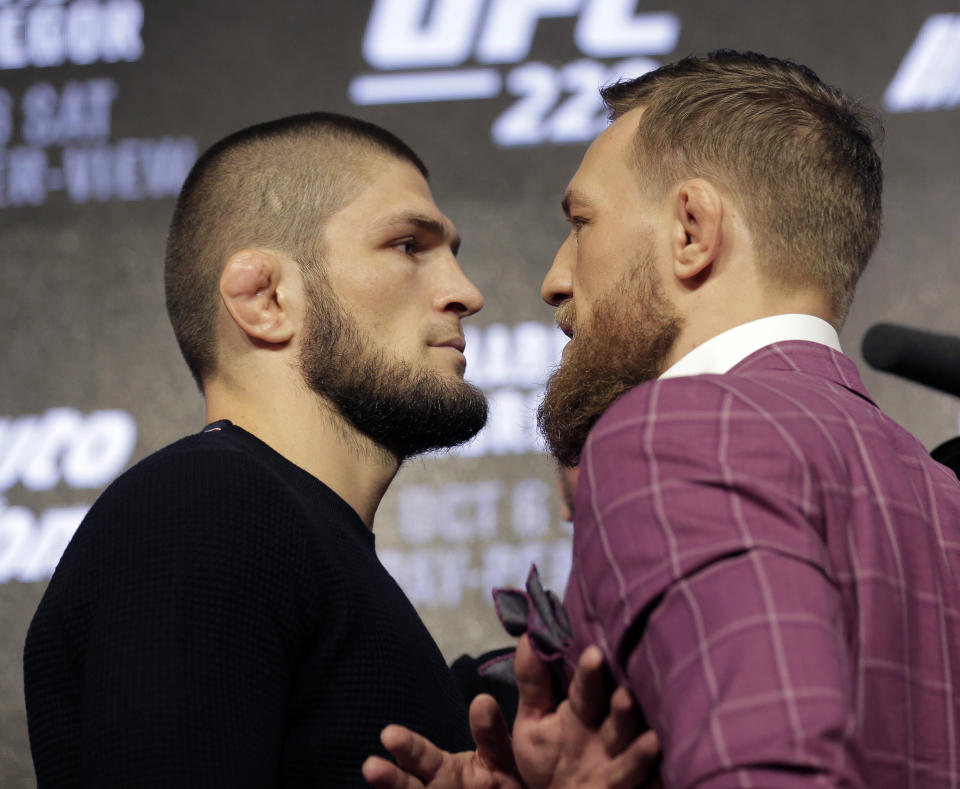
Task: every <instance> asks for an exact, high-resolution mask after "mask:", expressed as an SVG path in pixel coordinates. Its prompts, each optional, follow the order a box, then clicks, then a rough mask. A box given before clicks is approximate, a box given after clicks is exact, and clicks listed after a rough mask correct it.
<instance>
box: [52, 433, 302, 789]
mask: <svg viewBox="0 0 960 789" xmlns="http://www.w3.org/2000/svg"><path fill="white" fill-rule="evenodd" d="M204 464H206V467H205V465H204ZM154 474H155V477H156V476H159V481H157V479H154V480H153V481H152V482H151V483H150V484H149V485H145V484H139V483H140V482H141V481H138V480H137V479H136V478H135V479H132V480H129V481H127V483H126V484H125V485H124V486H121V487H120V489H118V490H116V491H114V492H113V493H112V495H111V496H110V497H109V500H108V501H106V502H104V503H103V504H102V506H98V507H97V509H96V511H95V514H93V517H94V520H95V522H94V523H93V524H92V526H93V527H94V528H91V529H90V530H89V531H88V532H87V533H86V540H85V541H82V542H80V543H79V544H78V545H76V546H74V547H75V550H76V552H77V553H78V554H83V555H82V556H80V555H78V556H76V557H74V561H73V565H74V566H75V567H76V568H78V570H79V572H80V573H81V575H80V576H78V575H77V574H74V577H73V578H72V579H71V581H72V583H71V585H73V586H74V588H75V589H77V590H81V589H91V588H95V593H93V594H92V595H89V596H87V595H86V594H78V596H77V600H76V602H75V603H74V604H73V605H74V607H73V610H72V611H70V615H69V616H67V617H66V620H67V622H68V624H67V625H66V627H68V628H69V627H70V626H71V625H70V624H69V623H71V622H72V623H75V624H76V625H77V630H76V635H75V639H74V642H75V643H77V644H78V646H79V650H78V651H79V654H80V655H81V659H82V661H83V662H82V666H78V671H79V672H80V673H81V675H82V678H83V680H82V687H83V690H82V698H81V699H80V729H81V731H80V753H81V758H82V771H83V775H84V782H85V785H88V786H231V787H266V786H273V785H276V783H277V781H278V778H279V771H280V758H281V751H282V747H283V731H284V714H285V705H286V703H287V695H288V691H289V688H290V684H291V673H292V672H294V671H295V670H296V659H297V655H298V654H299V652H300V649H301V643H302V641H303V639H304V634H305V633H306V632H308V631H309V627H310V625H309V624H308V623H309V621H310V614H309V612H307V611H306V610H305V605H304V600H307V599H317V598H316V594H311V593H310V591H309V587H310V585H311V584H312V583H313V577H312V575H311V573H310V571H309V565H308V561H307V558H306V557H307V556H308V555H309V553H310V552H309V550H308V548H307V546H306V545H305V544H304V542H303V533H302V530H301V529H300V527H299V521H300V518H301V515H300V513H299V511H298V509H297V506H296V504H295V502H293V501H291V500H290V498H289V496H288V494H287V493H286V491H285V490H284V489H283V488H281V487H280V486H278V485H276V483H273V481H272V478H270V477H269V475H265V474H264V473H263V472H262V471H260V470H259V469H257V468H255V467H253V466H252V464H251V463H250V462H249V461H247V460H245V459H244V458H243V457H242V456H241V455H239V454H238V453H233V452H221V453H209V457H204V458H201V461H200V465H199V466H198V467H193V466H191V468H190V469H189V470H187V469H182V470H181V469H178V468H174V469H173V470H164V471H162V472H161V471H155V472H154ZM77 559H79V561H76V560H77ZM83 575H86V577H83ZM69 606H70V603H67V608H68V610H69Z"/></svg>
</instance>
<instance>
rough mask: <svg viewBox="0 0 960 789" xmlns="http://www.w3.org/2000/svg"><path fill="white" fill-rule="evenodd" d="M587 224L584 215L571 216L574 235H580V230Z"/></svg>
mask: <svg viewBox="0 0 960 789" xmlns="http://www.w3.org/2000/svg"><path fill="white" fill-rule="evenodd" d="M586 224H587V220H586V219H584V218H583V217H582V216H571V217H570V225H571V227H573V233H574V235H579V234H580V231H581V230H582V229H583V226H584V225H586Z"/></svg>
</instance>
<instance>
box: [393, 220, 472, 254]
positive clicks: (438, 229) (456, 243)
mask: <svg viewBox="0 0 960 789" xmlns="http://www.w3.org/2000/svg"><path fill="white" fill-rule="evenodd" d="M378 224H380V225H381V226H383V227H389V226H390V225H413V226H414V227H416V228H417V229H418V230H422V231H424V232H425V233H429V234H430V235H434V236H437V237H438V238H442V239H444V240H445V241H447V242H448V243H449V244H450V249H451V251H452V252H453V254H454V255H456V254H457V252H458V251H459V249H460V240H461V239H460V236H459V235H457V234H456V233H452V234H451V233H450V228H449V226H448V225H446V224H444V223H443V222H441V221H440V220H438V219H435V218H433V217H431V216H424V215H422V214H396V215H395V216H390V217H387V218H386V219H384V220H383V222H380V223H378Z"/></svg>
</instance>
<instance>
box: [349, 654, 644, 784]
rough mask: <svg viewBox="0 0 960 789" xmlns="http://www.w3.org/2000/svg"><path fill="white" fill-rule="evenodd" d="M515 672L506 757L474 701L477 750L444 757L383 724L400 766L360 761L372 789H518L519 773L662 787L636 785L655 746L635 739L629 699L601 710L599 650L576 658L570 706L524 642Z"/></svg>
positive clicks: (484, 702)
mask: <svg viewBox="0 0 960 789" xmlns="http://www.w3.org/2000/svg"><path fill="white" fill-rule="evenodd" d="M516 666H517V681H518V689H519V693H520V699H519V708H518V712H517V722H516V724H515V725H514V741H513V749H512V750H511V743H510V738H509V735H508V734H507V728H506V724H505V722H504V720H503V715H502V714H501V713H500V708H499V707H498V706H497V703H496V701H495V700H494V699H493V698H492V697H491V696H487V695H481V696H477V698H475V699H474V700H473V703H472V704H471V705H470V729H471V731H472V733H473V738H474V741H475V742H476V743H477V750H476V751H465V752H462V753H455V754H451V753H448V752H447V751H443V750H441V749H440V748H438V747H437V746H436V745H434V744H433V743H431V742H430V741H429V740H427V739H426V738H424V737H421V736H420V735H419V734H416V733H414V732H412V731H410V730H409V729H406V728H404V727H403V726H388V727H387V728H386V729H384V730H383V733H382V735H381V740H382V742H383V744H384V747H386V749H387V750H388V751H389V752H390V753H391V754H393V756H394V758H396V760H397V763H398V765H399V766H397V765H394V764H392V763H391V762H388V761H387V760H386V759H381V758H380V757H378V756H371V757H370V758H369V759H367V760H366V762H364V764H363V775H364V777H365V778H366V779H367V781H368V782H370V783H371V784H372V785H373V786H375V787H377V789H444V788H445V787H453V788H454V789H522V787H523V786H524V783H523V781H522V779H521V775H522V776H523V777H524V778H525V779H526V780H527V782H528V783H529V785H530V786H531V787H534V789H541V788H542V787H565V786H570V787H581V786H584V787H614V788H617V787H628V786H640V785H643V786H647V787H650V789H653V787H656V786H659V781H658V780H657V777H656V776H654V778H653V779H652V780H651V781H649V782H648V783H646V784H644V783H643V781H644V779H646V778H647V776H648V775H649V773H650V770H651V767H652V766H653V764H654V762H655V760H656V758H657V756H658V754H659V743H658V741H657V738H656V735H655V734H654V733H653V732H652V731H650V732H646V733H645V734H644V735H643V736H641V737H639V738H638V737H637V736H636V735H637V731H636V729H637V726H636V718H635V714H634V707H633V700H632V699H631V697H630V694H629V693H628V692H627V691H626V690H625V689H623V688H620V689H618V690H617V691H616V692H615V693H614V694H613V697H612V699H611V702H610V706H609V713H608V712H607V704H606V692H605V690H604V687H603V657H602V654H601V653H600V650H599V649H596V648H595V647H593V648H590V649H588V650H587V651H586V652H585V653H584V655H583V656H582V657H581V660H580V664H579V666H578V667H577V671H576V673H575V675H574V678H573V682H572V684H571V686H570V699H569V700H568V701H564V702H563V703H561V704H560V706H559V707H557V706H556V703H555V702H554V699H553V690H552V685H551V678H550V674H549V671H548V670H547V668H546V666H545V665H544V664H543V663H542V662H541V661H540V659H539V658H538V657H537V656H536V654H534V652H533V650H532V649H531V648H530V644H529V642H528V640H527V637H526V636H524V637H523V638H521V640H520V644H519V646H518V649H517V658H516ZM514 757H516V761H514ZM517 765H519V769H518V767H517Z"/></svg>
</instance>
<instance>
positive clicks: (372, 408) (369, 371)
mask: <svg viewBox="0 0 960 789" xmlns="http://www.w3.org/2000/svg"><path fill="white" fill-rule="evenodd" d="M310 291H311V293H310V294H309V295H310V300H311V306H310V316H309V322H310V323H309V326H308V330H307V336H306V338H305V340H304V343H303V347H302V350H301V352H300V370H301V372H302V373H303V377H304V380H305V381H306V383H307V386H309V387H310V389H312V390H313V391H314V392H316V393H317V394H319V395H321V396H323V397H324V398H326V399H327V400H328V401H330V402H331V403H332V404H333V405H334V406H335V407H336V408H337V410H338V411H339V412H340V414H341V415H342V416H343V417H344V418H345V419H347V420H348V421H349V422H350V423H351V424H352V425H353V426H354V427H355V428H356V429H357V430H358V431H359V432H360V433H362V434H363V435H365V436H367V437H368V438H369V439H371V440H372V441H373V442H374V443H376V444H378V445H379V446H381V447H382V448H383V449H385V450H386V451H387V452H389V453H390V454H392V455H394V456H395V457H396V458H397V459H399V460H401V461H402V460H404V459H406V458H409V457H413V456H414V455H419V454H422V453H424V452H430V451H431V450H434V449H441V448H446V447H453V446H456V445H457V444H462V443H464V442H465V441H469V440H470V439H471V438H473V437H474V436H475V435H476V434H477V433H478V432H480V429H481V428H482V427H483V426H484V425H485V424H486V421H487V400H486V397H485V396H484V394H483V392H482V391H480V390H479V389H478V388H477V387H475V386H473V385H471V384H468V383H466V382H465V381H462V380H459V379H457V380H452V379H449V378H444V377H442V376H440V375H439V374H437V373H434V372H431V371H428V370H413V369H411V368H410V367H409V366H406V365H404V364H403V363H402V362H400V361H399V360H397V359H390V358H389V355H388V352H387V350H386V349H385V348H377V349H371V348H370V347H369V343H367V342H365V341H364V338H363V337H362V335H361V332H360V329H359V327H358V326H357V325H356V323H355V322H354V321H353V320H351V319H350V317H349V316H348V315H347V314H346V312H345V311H344V310H343V308H342V307H341V306H340V304H339V302H338V301H337V300H336V297H335V295H334V294H333V293H332V291H331V290H330V288H329V287H324V286H323V285H321V286H320V287H311V288H310Z"/></svg>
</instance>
